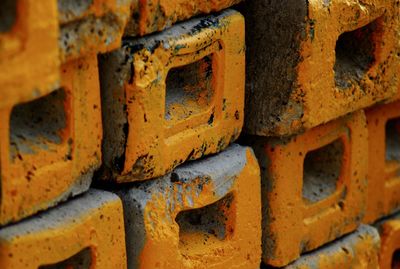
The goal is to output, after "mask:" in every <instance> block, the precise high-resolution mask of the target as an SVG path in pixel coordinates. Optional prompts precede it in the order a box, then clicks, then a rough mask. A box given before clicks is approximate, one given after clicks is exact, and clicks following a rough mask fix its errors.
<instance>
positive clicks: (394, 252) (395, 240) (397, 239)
mask: <svg viewBox="0 0 400 269" xmlns="http://www.w3.org/2000/svg"><path fill="white" fill-rule="evenodd" d="M376 227H377V228H378V229H379V233H380V237H381V252H380V255H379V261H380V268H382V269H389V268H397V267H398V266H399V258H398V252H399V249H400V215H399V214H395V215H392V216H390V217H388V218H386V219H384V220H382V221H379V222H378V223H377V224H376Z"/></svg>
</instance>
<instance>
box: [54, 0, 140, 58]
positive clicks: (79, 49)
mask: <svg viewBox="0 0 400 269" xmlns="http://www.w3.org/2000/svg"><path fill="white" fill-rule="evenodd" d="M57 2H58V13H59V15H58V18H59V25H60V26H59V27H60V37H59V40H58V42H59V47H60V53H61V60H62V61H63V62H64V61H66V60H71V59H76V58H77V57H81V56H84V55H86V54H93V53H100V52H101V53H104V52H107V51H110V50H113V49H116V48H118V47H120V45H121V38H122V35H123V32H124V29H125V26H126V24H127V21H128V19H129V16H130V13H131V10H130V9H131V6H132V7H133V6H136V4H135V3H136V2H137V1H134V0H58V1H57Z"/></svg>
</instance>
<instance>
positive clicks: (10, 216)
mask: <svg viewBox="0 0 400 269" xmlns="http://www.w3.org/2000/svg"><path fill="white" fill-rule="evenodd" d="M61 74H62V82H61V85H62V87H61V88H59V89H58V90H54V91H53V92H51V93H49V94H48V95H45V96H42V97H39V98H36V99H32V100H30V101H27V102H23V103H16V104H14V105H13V106H7V107H0V122H1V123H2V127H1V128H0V172H1V176H0V178H1V188H0V196H1V201H0V224H5V223H8V222H10V221H17V220H20V219H22V218H24V217H27V216H29V215H31V214H34V213H36V212H38V211H40V210H44V209H46V208H48V207H50V206H53V205H55V204H57V203H58V202H60V201H62V200H65V199H67V198H68V197H69V196H74V195H77V194H79V193H82V192H84V191H86V190H87V189H88V188H89V185H90V183H91V180H92V175H93V172H94V170H96V169H97V168H98V167H99V166H100V163H101V139H102V123H101V108H100V89H99V88H100V86H99V78H98V68H97V56H96V55H91V56H88V57H86V58H82V59H78V60H74V61H70V62H68V63H67V64H64V65H63V66H62V67H61Z"/></svg>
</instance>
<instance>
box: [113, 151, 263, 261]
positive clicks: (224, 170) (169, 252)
mask: <svg viewBox="0 0 400 269" xmlns="http://www.w3.org/2000/svg"><path fill="white" fill-rule="evenodd" d="M117 194H118V195H120V197H121V198H122V201H123V204H124V214H125V227H126V238H127V256H128V268H258V267H259V265H260V258H261V201H260V200H261V197H260V196H261V195H260V174H259V167H258V164H257V160H256V158H255V157H254V154H253V152H252V150H251V149H249V148H246V147H241V146H238V145H232V146H231V147H229V148H228V149H226V150H225V151H223V152H221V153H219V154H217V155H215V156H212V157H208V158H205V159H202V160H198V161H195V162H191V163H187V164H184V165H182V166H180V167H178V168H176V169H175V170H174V171H173V172H172V173H170V174H168V175H166V176H164V177H162V178H158V179H155V180H152V181H146V182H143V183H141V184H140V185H138V187H134V188H131V189H129V190H122V191H120V192H118V193H117Z"/></svg>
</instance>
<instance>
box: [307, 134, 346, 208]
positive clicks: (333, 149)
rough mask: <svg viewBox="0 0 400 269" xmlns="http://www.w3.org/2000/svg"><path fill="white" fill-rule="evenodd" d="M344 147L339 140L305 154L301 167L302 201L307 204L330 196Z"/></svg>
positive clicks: (333, 189) (337, 178)
mask: <svg viewBox="0 0 400 269" xmlns="http://www.w3.org/2000/svg"><path fill="white" fill-rule="evenodd" d="M343 154H344V145H343V141H342V140H341V139H337V140H335V141H334V142H332V143H330V144H328V145H326V146H324V147H321V148H319V149H316V150H313V151H310V152H308V153H307V155H306V157H305V159H304V167H303V199H304V200H305V201H306V202H308V203H315V202H318V201H321V200H323V199H325V198H327V197H329V196H330V195H332V194H333V193H334V192H335V190H336V188H337V185H338V181H339V177H340V174H341V170H342V160H343Z"/></svg>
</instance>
